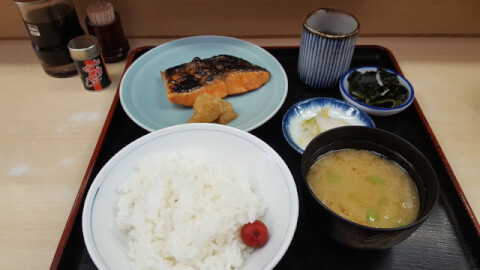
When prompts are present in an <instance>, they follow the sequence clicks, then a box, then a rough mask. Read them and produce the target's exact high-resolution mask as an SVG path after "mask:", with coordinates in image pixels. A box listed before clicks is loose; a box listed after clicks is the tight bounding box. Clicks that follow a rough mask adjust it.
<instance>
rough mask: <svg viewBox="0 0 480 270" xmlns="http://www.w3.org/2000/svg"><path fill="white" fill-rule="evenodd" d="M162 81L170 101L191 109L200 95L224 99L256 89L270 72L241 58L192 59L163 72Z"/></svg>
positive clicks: (226, 56) (223, 55)
mask: <svg viewBox="0 0 480 270" xmlns="http://www.w3.org/2000/svg"><path fill="white" fill-rule="evenodd" d="M162 78H163V81H164V83H165V87H166V89H167V98H168V99H169V100H170V101H171V102H173V103H176V104H181V105H184V106H193V103H195V100H196V99H197V97H198V96H199V95H201V94H203V93H208V94H210V95H212V96H215V97H219V98H224V97H226V96H227V95H237V94H241V93H245V92H248V91H252V90H255V89H258V88H260V87H261V86H262V85H264V84H265V83H266V82H267V81H268V79H269V78H270V72H268V70H266V69H265V68H263V67H260V66H257V65H253V64H252V63H250V62H248V61H246V60H244V59H242V58H238V57H235V56H231V55H226V54H222V55H217V56H213V57H210V58H206V59H200V58H198V57H195V58H194V59H193V60H192V61H191V62H188V63H184V64H181V65H178V66H174V67H171V68H168V69H167V70H165V71H163V72H162Z"/></svg>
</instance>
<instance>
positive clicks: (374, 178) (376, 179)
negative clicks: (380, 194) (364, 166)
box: [368, 175, 385, 185]
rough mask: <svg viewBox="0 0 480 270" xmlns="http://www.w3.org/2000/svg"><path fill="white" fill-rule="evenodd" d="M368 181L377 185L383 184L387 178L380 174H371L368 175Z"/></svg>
mask: <svg viewBox="0 0 480 270" xmlns="http://www.w3.org/2000/svg"><path fill="white" fill-rule="evenodd" d="M368 181H370V182H372V183H373V184H375V185H376V184H383V183H384V182H385V179H383V178H382V177H380V176H375V175H371V176H369V177H368Z"/></svg>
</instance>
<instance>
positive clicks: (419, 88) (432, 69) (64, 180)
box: [0, 37, 480, 270]
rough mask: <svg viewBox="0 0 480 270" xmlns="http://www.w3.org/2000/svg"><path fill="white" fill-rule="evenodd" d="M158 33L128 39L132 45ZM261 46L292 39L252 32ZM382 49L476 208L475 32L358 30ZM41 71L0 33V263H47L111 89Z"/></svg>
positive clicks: (479, 196)
mask: <svg viewBox="0 0 480 270" xmlns="http://www.w3.org/2000/svg"><path fill="white" fill-rule="evenodd" d="M165 41H166V40H156V39H150V40H146V39H142V40H131V41H130V45H131V47H132V48H137V47H139V46H143V45H158V44H161V43H163V42H165ZM250 41H251V42H253V43H256V44H258V45H262V46H292V45H298V44H299V40H298V39H281V40H277V39H275V40H274V39H268V40H264V39H255V40H250ZM358 44H369V45H372V44H375V45H381V46H384V47H386V48H388V49H390V50H391V51H392V52H393V54H394V56H395V57H396V59H397V61H398V63H399V65H400V67H401V69H402V71H403V73H404V74H405V76H406V77H407V78H408V79H409V80H410V81H411V82H412V84H413V86H414V88H415V91H416V92H415V93H416V98H417V101H418V103H419V104H420V106H421V108H422V110H423V112H424V113H425V115H426V117H427V120H428V122H429V123H430V125H431V127H432V129H433V132H434V133H435V136H436V137H437V139H438V141H439V143H440V146H441V147H442V149H443V151H444V153H445V155H446V157H447V159H448V162H449V163H450V165H451V167H452V169H453V172H454V174H455V175H456V178H457V179H458V182H459V183H460V185H461V187H462V189H463V192H464V193H465V195H466V197H467V199H468V201H469V204H470V206H471V208H472V209H473V211H474V213H475V214H476V216H477V217H480V181H478V176H479V175H480V154H479V153H480V140H479V139H478V138H479V134H480V38H440V37H438V38H360V39H359V41H358ZM124 67H125V61H123V62H119V63H115V64H108V65H107V68H108V71H109V73H110V75H111V77H112V81H113V82H112V85H111V86H110V87H109V88H108V89H106V90H104V91H101V92H96V93H94V92H88V91H86V90H84V89H83V86H82V83H81V81H80V78H79V77H78V76H76V77H71V78H65V79H57V78H52V77H49V76H48V75H46V74H45V73H44V72H43V70H42V68H41V66H40V64H39V63H38V60H37V58H36V56H35V54H34V52H33V49H32V48H31V45H30V42H29V41H27V40H1V41H0V87H1V90H0V124H1V126H0V214H1V215H0V269H2V270H3V269H5V270H6V269H8V270H15V269H26V270H27V269H28V270H30V269H47V268H49V266H50V263H51V261H52V258H53V255H54V253H55V249H56V247H57V244H58V241H59V239H60V237H61V234H62V231H63V228H64V226H65V223H66V221H67V218H68V214H69V212H70V210H71V207H72V203H73V200H74V199H75V196H76V194H77V191H78V187H79V185H80V183H81V181H82V179H83V176H84V174H85V170H86V168H87V165H88V163H89V161H90V157H91V155H92V152H93V150H94V147H95V144H96V142H97V139H98V136H99V134H100V131H101V129H102V126H103V124H104V121H105V117H106V115H107V113H108V110H109V108H110V104H111V102H112V99H113V97H114V94H115V92H116V90H117V86H118V84H119V81H120V77H121V75H122V72H123V70H124Z"/></svg>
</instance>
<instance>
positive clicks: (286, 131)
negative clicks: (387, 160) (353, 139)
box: [282, 97, 375, 154]
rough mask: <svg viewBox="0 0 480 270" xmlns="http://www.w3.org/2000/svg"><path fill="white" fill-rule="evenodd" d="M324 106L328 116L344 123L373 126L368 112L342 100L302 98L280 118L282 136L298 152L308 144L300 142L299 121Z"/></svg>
mask: <svg viewBox="0 0 480 270" xmlns="http://www.w3.org/2000/svg"><path fill="white" fill-rule="evenodd" d="M324 108H329V113H328V114H329V116H330V117H332V118H337V119H339V120H341V121H343V122H344V123H345V125H352V126H366V127H375V123H374V122H373V120H372V119H371V118H370V116H368V114H366V113H365V112H363V111H361V110H360V109H358V108H357V107H355V106H352V105H350V104H348V103H347V102H345V101H343V100H340V99H335V98H328V97H317V98H310V99H306V100H302V101H300V102H298V103H296V104H295V105H293V106H292V107H290V108H289V109H288V110H287V112H286V113H285V115H284V116H283V119H282V132H283V136H284V137H285V139H286V140H287V142H288V144H290V146H291V147H292V148H293V149H295V151H297V152H298V153H300V154H303V151H304V150H305V148H306V147H307V144H308V142H304V143H303V144H302V143H301V142H300V136H301V135H302V134H301V131H300V125H301V122H302V121H303V120H306V119H309V118H312V117H314V116H315V115H316V114H317V112H319V111H320V110H322V109H324ZM323 131H326V130H322V132H323Z"/></svg>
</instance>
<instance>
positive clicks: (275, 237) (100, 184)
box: [82, 124, 299, 270]
mask: <svg viewBox="0 0 480 270" xmlns="http://www.w3.org/2000/svg"><path fill="white" fill-rule="evenodd" d="M190 150H191V151H205V152H206V151H208V153H209V155H214V156H215V157H217V156H218V158H219V159H226V160H227V161H231V162H235V164H236V165H238V166H241V168H244V169H245V172H248V173H251V174H252V176H253V177H254V178H255V179H260V180H261V181H258V182H255V183H251V185H252V189H253V190H254V192H255V193H256V194H257V195H259V196H260V197H261V198H262V199H263V201H264V203H265V205H266V207H267V209H266V213H265V215H264V217H263V218H262V221H263V222H264V223H265V224H266V225H267V227H268V228H269V240H268V242H267V244H266V245H265V246H264V247H262V248H259V249H255V250H254V251H253V252H252V253H251V254H250V256H249V257H248V258H247V259H246V260H245V262H244V264H243V265H242V267H241V269H252V270H253V269H255V270H256V269H272V268H273V267H274V266H275V265H276V264H277V263H278V262H279V261H280V259H281V258H282V257H283V255H284V254H285V252H286V251H287V249H288V247H289V245H290V242H291V240H292V238H293V235H294V232H295V229H296V225H297V220H298V207H299V206H298V194H297V189H296V185H295V181H294V179H293V176H292V174H291V172H290V170H289V169H288V167H287V165H286V164H285V162H284V161H283V160H282V158H281V157H280V156H279V155H278V154H277V153H276V152H275V151H274V150H273V149H272V148H271V147H270V146H269V145H267V144H266V143H265V142H263V141H262V140H260V139H259V138H257V137H255V136H253V135H252V134H250V133H247V132H245V131H241V130H239V129H236V128H232V127H229V126H224V125H219V124H183V125H177V126H171V127H167V128H164V129H160V130H158V131H155V132H152V133H149V134H147V135H145V136H143V137H141V138H139V139H137V140H135V141H133V142H132V143H130V144H129V145H127V146H126V147H124V148H123V149H122V150H120V151H119V152H118V153H117V154H116V155H114V156H113V157H112V158H111V159H110V160H109V161H108V162H107V163H106V164H105V166H104V167H103V168H102V169H101V170H100V172H99V173H98V175H97V176H96V177H95V180H94V181H93V183H92V185H91V187H90V189H89V191H88V194H87V197H86V200H85V205H84V209H83V219H82V229H83V236H84V239H85V244H86V247H87V249H88V252H89V254H90V256H91V258H92V260H93V262H94V263H95V265H96V266H97V267H98V268H99V269H100V270H106V269H115V270H123V269H125V270H126V269H129V268H130V259H129V258H128V256H127V251H128V243H127V242H128V240H127V235H126V233H124V232H123V231H121V230H119V229H118V228H117V226H116V223H115V216H116V209H117V207H116V203H117V200H118V198H119V194H118V193H117V190H118V187H119V186H120V184H121V183H122V182H123V181H124V180H125V178H126V176H127V175H129V173H130V172H131V171H132V170H133V169H134V168H135V167H136V166H137V165H138V163H139V162H140V160H142V159H144V158H147V157H150V156H152V155H155V154H156V153H158V152H160V151H162V152H176V151H184V152H185V151H190Z"/></svg>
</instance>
